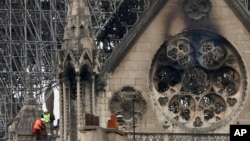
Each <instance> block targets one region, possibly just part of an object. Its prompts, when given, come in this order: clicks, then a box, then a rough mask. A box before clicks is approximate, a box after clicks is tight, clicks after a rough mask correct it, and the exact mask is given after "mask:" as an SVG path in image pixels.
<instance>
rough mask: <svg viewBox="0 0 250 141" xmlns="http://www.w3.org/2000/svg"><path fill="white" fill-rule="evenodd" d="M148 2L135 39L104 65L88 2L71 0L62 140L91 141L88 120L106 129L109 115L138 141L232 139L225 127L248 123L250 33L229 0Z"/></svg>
mask: <svg viewBox="0 0 250 141" xmlns="http://www.w3.org/2000/svg"><path fill="white" fill-rule="evenodd" d="M77 2H78V3H77ZM148 2H151V3H150V5H151V7H150V8H149V11H150V12H151V13H146V14H145V15H140V18H139V21H136V22H138V23H140V24H134V25H132V26H135V27H136V26H138V27H136V28H137V29H129V31H128V32H127V33H126V34H127V36H131V37H132V39H131V38H130V39H129V38H126V37H125V38H124V39H123V40H125V41H126V42H125V41H124V42H122V41H121V42H122V43H121V44H120V46H118V47H117V49H114V50H113V52H112V55H111V56H110V57H109V58H108V59H107V60H106V62H105V63H104V64H101V61H100V56H101V55H102V54H101V53H100V51H98V47H96V45H95V43H94V39H93V37H92V35H91V26H92V25H91V20H90V13H89V9H88V6H87V3H86V2H80V1H77V0H73V1H72V6H71V9H70V10H69V13H68V21H67V22H68V23H67V26H66V27H65V35H64V44H63V47H62V50H61V51H60V56H59V64H58V71H59V79H60V130H59V131H60V138H61V139H62V140H70V141H71V140H72V141H73V140H81V138H84V137H87V136H88V139H94V137H90V136H89V135H87V134H86V133H83V131H85V130H87V128H86V127H88V125H86V124H89V122H90V121H93V120H95V119H97V120H98V121H96V122H92V123H91V124H93V125H98V126H100V127H102V128H107V127H108V121H109V120H110V117H111V115H115V116H116V117H117V122H118V129H119V131H122V132H123V133H128V136H127V138H128V139H131V140H132V139H133V131H134V133H135V137H134V138H135V139H136V140H150V139H153V140H171V141H173V140H178V141H179V140H184V139H185V140H186V139H189V140H192V139H195V138H196V139H203V140H204V139H205V140H209V138H210V139H219V140H229V139H228V134H229V125H230V124H247V123H249V122H250V121H249V111H248V110H247V109H248V108H249V100H248V99H249V98H248V79H249V73H248V71H247V68H248V66H249V61H248V59H249V57H248V46H249V45H250V42H249V41H250V36H249V30H248V27H246V26H245V23H243V22H246V21H243V20H242V19H241V17H239V16H238V15H239V13H237V8H235V7H232V2H227V1H223V0H220V1H218V0H191V1H189V0H183V1H181V0H168V1H163V0H159V1H156V2H155V1H154V2H152V1H148ZM235 11H236V12H235ZM132 33H134V34H135V36H133V35H134V34H132ZM124 44H125V45H124ZM121 47H123V48H121ZM100 64H101V65H100ZM89 116H90V117H92V118H91V119H92V120H89ZM168 133H171V136H170V135H165V134H168ZM178 133H179V134H183V135H182V136H181V135H178ZM196 134H205V136H202V135H200V136H199V137H196ZM207 135H209V136H207ZM95 139H96V138H95Z"/></svg>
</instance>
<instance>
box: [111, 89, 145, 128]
mask: <svg viewBox="0 0 250 141" xmlns="http://www.w3.org/2000/svg"><path fill="white" fill-rule="evenodd" d="M146 107H147V103H146V100H145V99H144V98H143V97H142V94H141V92H139V91H137V90H135V89H134V88H133V87H130V86H126V87H123V88H122V89H121V91H118V92H116V93H115V94H114V95H113V96H112V98H111V100H110V110H111V112H112V113H113V114H115V115H116V116H118V117H120V118H119V119H118V122H119V124H120V126H121V128H123V129H125V130H128V129H130V128H132V126H133V120H134V121H135V123H136V122H137V121H138V120H139V119H140V118H142V115H143V113H144V112H145V111H146Z"/></svg>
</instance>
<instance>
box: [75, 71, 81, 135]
mask: <svg viewBox="0 0 250 141" xmlns="http://www.w3.org/2000/svg"><path fill="white" fill-rule="evenodd" d="M76 89H77V91H76V92H77V96H76V97H77V129H78V130H79V129H80V130H81V129H82V106H81V105H82V104H81V103H82V102H81V77H80V74H77V75H76ZM77 136H78V138H79V133H78V135H77Z"/></svg>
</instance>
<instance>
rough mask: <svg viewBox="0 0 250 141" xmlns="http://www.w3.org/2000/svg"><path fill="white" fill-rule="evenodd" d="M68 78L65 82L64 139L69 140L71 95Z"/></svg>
mask: <svg viewBox="0 0 250 141" xmlns="http://www.w3.org/2000/svg"><path fill="white" fill-rule="evenodd" d="M68 83H69V82H68V80H65V81H64V82H63V102H64V103H63V104H64V105H63V119H64V122H63V125H64V126H63V130H64V131H63V132H64V134H63V139H64V141H67V138H68V127H69V126H68V122H69V100H70V95H69V84H68Z"/></svg>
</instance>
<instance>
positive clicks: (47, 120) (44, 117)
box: [43, 113, 51, 122]
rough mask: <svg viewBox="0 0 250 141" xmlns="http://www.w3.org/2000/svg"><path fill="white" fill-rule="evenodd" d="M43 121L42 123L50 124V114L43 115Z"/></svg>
mask: <svg viewBox="0 0 250 141" xmlns="http://www.w3.org/2000/svg"><path fill="white" fill-rule="evenodd" d="M43 119H44V122H50V119H51V117H50V113H44V114H43Z"/></svg>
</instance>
